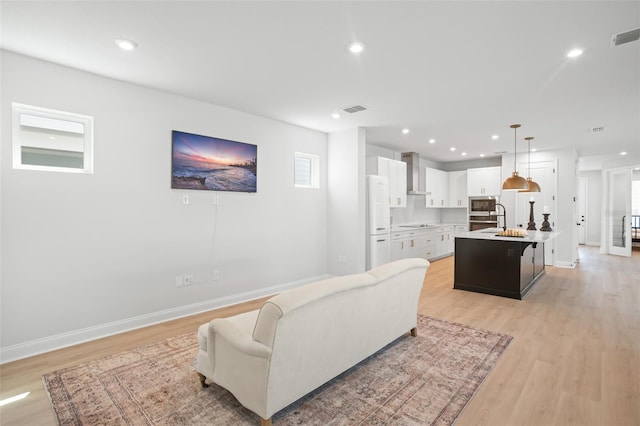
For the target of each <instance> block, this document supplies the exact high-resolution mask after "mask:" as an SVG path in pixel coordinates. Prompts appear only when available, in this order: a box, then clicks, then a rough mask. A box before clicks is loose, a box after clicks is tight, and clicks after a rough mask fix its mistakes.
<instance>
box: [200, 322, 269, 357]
mask: <svg viewBox="0 0 640 426" xmlns="http://www.w3.org/2000/svg"><path fill="white" fill-rule="evenodd" d="M216 336H217V337H221V338H223V339H224V340H226V341H227V342H228V343H229V344H230V345H231V346H233V348H234V349H236V350H237V351H239V352H242V353H244V354H247V355H250V356H255V357H259V358H269V356H270V355H271V348H270V347H268V346H267V345H264V344H262V343H260V342H258V341H255V340H253V337H252V336H251V334H250V333H247V332H246V331H244V330H242V329H240V328H239V327H238V326H237V325H236V324H234V323H233V322H232V321H229V320H228V319H226V318H218V319H215V320H213V321H211V322H210V323H209V339H208V340H209V342H210V343H213V344H214V345H215V339H216Z"/></svg>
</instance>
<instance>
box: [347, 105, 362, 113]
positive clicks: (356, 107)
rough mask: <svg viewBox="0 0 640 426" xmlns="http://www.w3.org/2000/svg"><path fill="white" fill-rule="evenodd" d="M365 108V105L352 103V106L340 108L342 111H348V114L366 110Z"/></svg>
mask: <svg viewBox="0 0 640 426" xmlns="http://www.w3.org/2000/svg"><path fill="white" fill-rule="evenodd" d="M366 109H367V107H365V106H362V105H352V106H348V107H344V108H342V111H344V112H348V113H349V114H353V113H356V112H360V111H366Z"/></svg>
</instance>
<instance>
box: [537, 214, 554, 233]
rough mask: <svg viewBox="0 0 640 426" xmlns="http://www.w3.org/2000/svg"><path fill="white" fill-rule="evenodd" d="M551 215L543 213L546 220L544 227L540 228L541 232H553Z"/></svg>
mask: <svg viewBox="0 0 640 426" xmlns="http://www.w3.org/2000/svg"><path fill="white" fill-rule="evenodd" d="M549 215H550V213H542V216H544V220H543V221H542V227H541V228H540V230H541V231H545V232H549V231H553V229H551V224H550V223H549Z"/></svg>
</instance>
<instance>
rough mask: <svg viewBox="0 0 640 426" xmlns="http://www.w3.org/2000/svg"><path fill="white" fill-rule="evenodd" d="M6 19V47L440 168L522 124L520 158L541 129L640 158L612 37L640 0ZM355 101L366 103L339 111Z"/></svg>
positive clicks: (638, 67)
mask: <svg viewBox="0 0 640 426" xmlns="http://www.w3.org/2000/svg"><path fill="white" fill-rule="evenodd" d="M0 13H1V16H0V17H1V24H2V25H1V33H0V35H1V37H0V43H1V44H0V46H1V47H2V48H3V49H6V50H9V51H13V52H17V53H21V54H24V55H28V56H33V57H36V58H41V59H44V60H47V61H51V62H55V63H59V64H63V65H67V66H70V67H74V68H78V69H82V70H86V71H89V72H93V73H96V74H100V75H104V76H108V77H113V78H116V79H120V80H124V81H129V82H133V83H137V84H141V85H144V86H148V87H153V88H157V89H161V90H165V91H168V92H172V93H176V94H181V95H184V96H188V97H191V98H195V99H199V100H203V101H206V102H211V103H214V104H217V105H222V106H226V107H229V108H233V109H236V110H240V111H245V112H249V113H253V114H258V115H261V116H266V117H270V118H273V119H276V120H280V121H284V122H287V123H292V124H296V125H299V126H303V127H307V128H311V129H315V130H320V131H323V132H335V131H340V130H345V129H350V128H355V127H364V128H366V129H367V130H366V133H367V142H368V143H371V144H374V145H377V146H381V147H384V148H388V149H392V150H394V151H397V152H404V151H415V152H418V153H420V154H421V156H423V157H425V158H428V159H431V160H433V161H436V162H443V163H446V162H451V161H461V160H471V159H477V158H479V156H480V155H481V154H484V155H486V156H493V155H496V153H500V152H504V151H506V152H513V150H514V134H513V130H512V129H510V128H509V125H510V124H512V123H520V124H522V127H521V128H520V129H519V130H518V135H517V136H518V144H517V146H518V150H519V151H520V152H523V151H525V150H526V143H525V142H524V141H523V138H524V137H527V136H533V137H534V138H535V139H534V140H533V141H532V143H531V146H532V148H535V149H537V150H555V149H564V148H568V147H572V148H575V149H576V151H577V152H578V154H579V155H580V156H581V157H585V158H587V159H588V158H604V159H606V158H617V157H619V152H621V151H626V152H628V155H629V156H630V157H631V158H633V157H637V158H638V162H639V163H640V42H638V41H635V42H631V43H627V44H623V45H620V46H617V47H610V37H611V35H612V34H613V33H618V32H622V31H626V30H630V29H634V28H638V27H640V2H639V1H633V2H619V1H604V2H594V1H556V2H544V1H517V2H509V1H498V2H487V1H468V2H464V1H455V2H444V1H443V2H436V1H422V2H421V1H411V2H404V1H389V2H380V1H371V2H368V1H356V2H339V1H331V2H328V1H313V2H303V1H297V2H293V1H285V2H271V1H258V2H246V1H242V2H221V1H194V2H186V1H174V2H167V1H164V2H156V1H132V2H127V1H86V2H65V1H48V2H35V1H34V2H26V1H4V0H2V2H1V10H0ZM116 38H127V39H131V40H134V41H135V42H136V43H137V44H138V48H137V49H136V50H134V51H132V52H124V51H122V50H120V49H119V48H118V47H117V46H116V45H115V43H114V39H116ZM354 40H358V41H361V42H363V43H365V45H366V50H365V51H364V52H363V53H361V54H359V55H354V54H352V53H350V52H349V51H348V50H347V48H346V46H347V44H348V43H350V42H352V41H354ZM574 47H580V48H582V49H583V50H584V54H583V55H582V56H580V57H578V58H573V59H569V58H567V57H566V56H565V55H566V53H567V52H568V51H569V50H570V49H572V48H574ZM351 105H363V106H365V107H367V110H366V111H362V112H358V113H355V114H348V113H342V116H341V118H339V119H334V118H332V117H331V114H332V113H334V112H338V111H339V110H340V109H341V108H343V107H346V106H351ZM594 127H604V131H601V132H591V131H590V129H592V128H594ZM403 128H408V129H409V130H410V132H409V133H408V134H403V133H402V132H401V130H402V129H403ZM494 134H495V135H498V136H499V139H497V140H492V139H491V136H492V135H494ZM429 139H435V141H436V142H435V143H433V144H430V143H428V140H429ZM451 147H455V148H456V151H455V152H452V151H450V148H451ZM462 152H466V153H467V155H466V156H463V155H462Z"/></svg>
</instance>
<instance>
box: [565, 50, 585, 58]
mask: <svg viewBox="0 0 640 426" xmlns="http://www.w3.org/2000/svg"><path fill="white" fill-rule="evenodd" d="M580 55H582V49H571V50H570V51H569V53H567V58H577V57H578V56H580Z"/></svg>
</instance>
